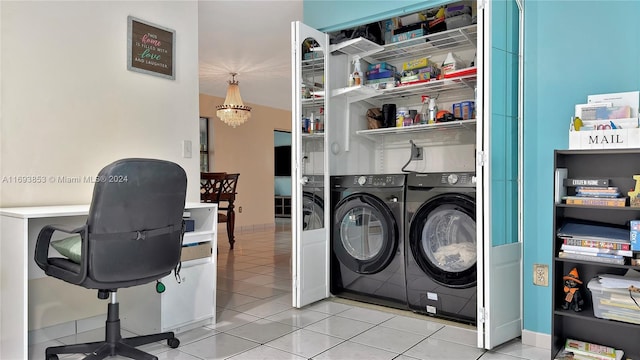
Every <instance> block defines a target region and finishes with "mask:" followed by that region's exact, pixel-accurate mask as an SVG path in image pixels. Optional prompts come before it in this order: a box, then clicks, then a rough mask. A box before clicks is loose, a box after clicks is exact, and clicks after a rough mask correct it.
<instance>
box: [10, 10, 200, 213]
mask: <svg viewBox="0 0 640 360" xmlns="http://www.w3.org/2000/svg"><path fill="white" fill-rule="evenodd" d="M1 7H2V29H1V30H2V31H1V33H2V35H1V36H2V38H1V42H2V68H1V70H2V96H1V98H0V101H1V103H0V105H1V113H0V115H1V127H0V131H1V132H0V136H1V139H2V143H1V150H2V151H1V164H2V167H1V168H0V175H1V176H2V177H13V176H23V175H38V176H45V177H46V179H47V183H46V184H37V185H34V184H15V183H11V182H10V181H11V178H4V180H5V182H4V183H2V184H1V186H2V187H1V190H0V206H3V207H8V206H29V205H47V204H79V203H88V202H89V201H90V199H91V191H92V189H93V186H92V184H90V183H80V184H68V183H66V184H65V183H59V182H58V181H57V180H58V179H57V177H58V176H70V177H74V176H81V177H82V176H95V175H96V174H97V173H98V171H99V170H100V169H101V168H102V167H103V166H105V165H106V164H108V163H110V162H112V161H114V160H117V159H119V158H124V157H152V158H160V159H166V160H171V161H175V162H177V163H179V164H180V165H182V167H184V169H185V170H186V171H187V174H188V176H189V190H188V195H187V197H188V201H199V164H198V163H199V159H198V156H197V151H198V144H199V137H198V115H199V114H198V48H197V45H198V22H197V19H198V15H197V10H198V5H197V2H194V1H157V2H156V1H136V2H133V1H118V2H107V1H104V2H102V1H99V2H96V1H82V2H77V1H74V2H63V1H44V2H23V1H19V2H6V1H3V2H2V3H1ZM128 15H132V16H135V17H138V18H140V19H142V20H146V21H149V22H152V23H155V24H158V25H162V26H164V27H167V28H171V29H174V30H175V31H176V45H175V46H176V59H175V63H176V79H175V80H167V79H164V78H160V77H156V76H150V75H146V74H141V73H137V72H132V71H128V70H127V65H126V59H127V16H128ZM181 140H190V141H191V142H192V144H193V146H194V148H193V150H194V154H196V156H194V157H192V158H190V159H183V158H182V156H181V155H182V154H181ZM52 176H53V177H54V178H51V177H52Z"/></svg>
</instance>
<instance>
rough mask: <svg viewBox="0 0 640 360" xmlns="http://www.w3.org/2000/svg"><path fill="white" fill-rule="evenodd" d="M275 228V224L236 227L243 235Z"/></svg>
mask: <svg viewBox="0 0 640 360" xmlns="http://www.w3.org/2000/svg"><path fill="white" fill-rule="evenodd" d="M275 228H276V224H275V223H268V224H252V225H244V226H239V227H236V232H241V233H245V232H258V231H267V230H274V229H275ZM218 239H219V238H218Z"/></svg>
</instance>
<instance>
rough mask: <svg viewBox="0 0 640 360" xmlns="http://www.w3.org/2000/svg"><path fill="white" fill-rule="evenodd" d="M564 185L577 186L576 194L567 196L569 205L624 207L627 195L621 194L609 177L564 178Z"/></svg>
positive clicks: (566, 199)
mask: <svg viewBox="0 0 640 360" xmlns="http://www.w3.org/2000/svg"><path fill="white" fill-rule="evenodd" d="M564 185H565V186H567V187H575V188H576V189H575V196H565V197H564V200H565V201H566V203H567V204H569V205H589V206H613V207H624V206H626V204H627V197H626V196H620V191H619V189H618V187H617V186H609V180H608V179H564Z"/></svg>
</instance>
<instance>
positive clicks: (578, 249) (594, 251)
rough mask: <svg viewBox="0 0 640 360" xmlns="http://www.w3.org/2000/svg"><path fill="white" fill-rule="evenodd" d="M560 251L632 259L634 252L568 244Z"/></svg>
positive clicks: (563, 245)
mask: <svg viewBox="0 0 640 360" xmlns="http://www.w3.org/2000/svg"><path fill="white" fill-rule="evenodd" d="M560 250H564V251H570V252H575V253H578V254H587V255H590V254H591V255H593V256H597V255H598V254H599V255H602V256H605V255H618V256H628V257H632V256H633V251H631V250H613V249H603V248H597V247H587V246H577V245H567V244H562V246H561V247H560Z"/></svg>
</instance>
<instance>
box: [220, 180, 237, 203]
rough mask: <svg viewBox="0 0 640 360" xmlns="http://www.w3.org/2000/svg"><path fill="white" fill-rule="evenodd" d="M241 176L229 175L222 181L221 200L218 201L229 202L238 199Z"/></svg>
mask: <svg viewBox="0 0 640 360" xmlns="http://www.w3.org/2000/svg"><path fill="white" fill-rule="evenodd" d="M239 177H240V174H227V175H226V176H225V177H224V180H223V181H222V185H221V188H220V198H219V200H218V201H229V200H233V199H235V197H236V187H237V186H238V178H239Z"/></svg>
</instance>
